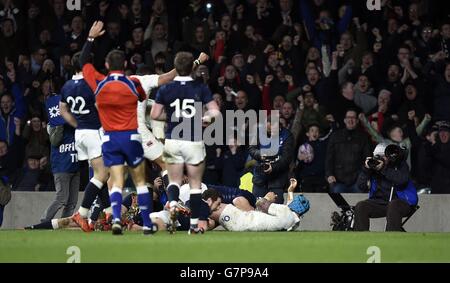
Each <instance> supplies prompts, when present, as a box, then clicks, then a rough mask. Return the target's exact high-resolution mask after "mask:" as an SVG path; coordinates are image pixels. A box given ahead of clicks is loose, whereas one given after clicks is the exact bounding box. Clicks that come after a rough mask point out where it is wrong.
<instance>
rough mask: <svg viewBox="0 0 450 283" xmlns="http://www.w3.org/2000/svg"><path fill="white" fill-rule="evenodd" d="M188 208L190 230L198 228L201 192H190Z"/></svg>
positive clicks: (196, 190) (197, 190)
mask: <svg viewBox="0 0 450 283" xmlns="http://www.w3.org/2000/svg"><path fill="white" fill-rule="evenodd" d="M189 202H190V206H191V207H190V208H191V228H192V229H195V228H197V227H198V219H199V217H200V209H201V207H200V206H201V204H202V191H201V190H199V189H195V190H192V189H191V196H190V200H189Z"/></svg>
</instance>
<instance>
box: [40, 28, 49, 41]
mask: <svg viewBox="0 0 450 283" xmlns="http://www.w3.org/2000/svg"><path fill="white" fill-rule="evenodd" d="M50 40H51V35H50V32H49V31H48V30H46V29H44V30H43V31H41V33H40V34H39V41H40V42H41V44H46V43H47V42H49V41H50Z"/></svg>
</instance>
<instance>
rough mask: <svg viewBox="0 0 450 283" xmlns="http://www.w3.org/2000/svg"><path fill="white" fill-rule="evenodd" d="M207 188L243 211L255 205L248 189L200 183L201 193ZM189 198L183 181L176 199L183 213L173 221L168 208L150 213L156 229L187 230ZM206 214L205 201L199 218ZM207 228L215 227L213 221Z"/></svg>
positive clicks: (203, 218)
mask: <svg viewBox="0 0 450 283" xmlns="http://www.w3.org/2000/svg"><path fill="white" fill-rule="evenodd" d="M184 182H185V181H184ZM209 188H213V189H215V190H217V191H218V192H219V194H220V196H221V199H222V202H223V203H228V204H234V205H236V206H239V207H240V208H241V209H242V210H244V211H249V210H254V209H255V207H256V198H255V196H254V195H253V194H252V193H250V192H249V191H246V190H241V189H239V188H232V187H225V186H216V185H205V184H203V183H202V184H201V191H202V193H203V192H204V191H206V190H207V189H209ZM189 198H190V188H189V184H188V183H185V184H184V185H182V186H181V187H180V194H179V198H178V199H176V201H177V202H178V205H179V206H181V207H183V208H184V209H183V210H180V211H181V212H183V213H182V214H179V215H177V218H176V221H175V222H173V221H172V220H171V217H170V212H169V211H168V210H163V211H159V212H154V213H151V214H150V218H151V219H152V222H153V223H154V224H156V225H157V226H158V230H166V229H169V230H170V232H172V233H173V232H174V231H175V230H179V231H188V230H189V222H190V220H189V215H190V211H189V208H188V207H190V202H189ZM208 215H209V207H208V206H207V204H206V203H205V202H203V203H201V208H200V219H201V220H205V221H207V220H208ZM210 224H211V225H210ZM209 228H215V226H214V223H213V222H209V223H208V229H209Z"/></svg>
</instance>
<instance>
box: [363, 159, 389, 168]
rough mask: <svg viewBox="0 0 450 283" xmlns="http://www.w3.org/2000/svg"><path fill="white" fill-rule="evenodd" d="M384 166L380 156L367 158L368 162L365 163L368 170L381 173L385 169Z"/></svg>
mask: <svg viewBox="0 0 450 283" xmlns="http://www.w3.org/2000/svg"><path fill="white" fill-rule="evenodd" d="M384 164H385V162H384V159H383V158H382V157H380V156H374V157H367V159H366V162H364V165H365V166H366V168H367V169H370V170H375V171H380V170H381V169H383V167H384Z"/></svg>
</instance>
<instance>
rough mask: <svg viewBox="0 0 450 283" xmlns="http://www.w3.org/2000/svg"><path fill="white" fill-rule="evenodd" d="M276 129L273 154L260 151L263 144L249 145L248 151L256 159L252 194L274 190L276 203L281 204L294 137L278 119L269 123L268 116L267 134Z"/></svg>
mask: <svg viewBox="0 0 450 283" xmlns="http://www.w3.org/2000/svg"><path fill="white" fill-rule="evenodd" d="M276 129H278V130H279V131H280V133H279V149H278V153H277V154H276V155H273V156H265V155H264V154H262V153H261V149H263V148H264V146H262V145H260V144H259V143H258V145H256V146H250V147H249V153H250V155H251V157H252V158H253V159H255V160H256V161H257V164H256V165H255V168H254V170H253V180H252V181H253V194H254V195H255V197H257V198H258V197H264V196H265V195H266V194H267V193H268V192H274V193H275V194H276V195H277V198H276V203H278V204H283V203H284V196H283V193H284V191H283V188H285V187H287V185H288V182H289V177H288V172H289V165H290V163H291V162H292V158H293V156H294V138H293V136H292V134H291V132H290V131H289V130H287V129H285V128H282V127H281V124H280V123H279V121H277V123H276V124H275V123H273V124H272V123H271V121H270V117H268V120H267V136H268V137H270V136H271V133H272V131H274V130H276Z"/></svg>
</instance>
